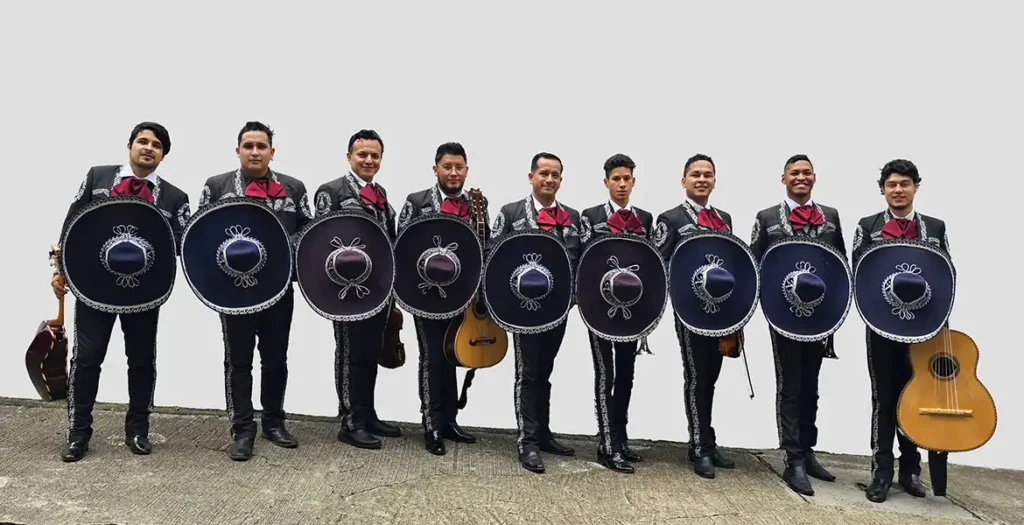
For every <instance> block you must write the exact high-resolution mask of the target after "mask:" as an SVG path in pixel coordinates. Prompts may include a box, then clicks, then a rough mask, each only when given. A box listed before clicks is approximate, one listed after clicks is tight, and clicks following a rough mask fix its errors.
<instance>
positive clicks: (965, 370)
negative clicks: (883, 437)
mask: <svg viewBox="0 0 1024 525" xmlns="http://www.w3.org/2000/svg"><path fill="white" fill-rule="evenodd" d="M910 365H911V369H912V370H913V376H912V377H911V379H910V381H909V382H908V383H907V386H906V387H904V388H903V392H902V393H901V394H900V400H899V404H898V406H897V409H896V418H897V422H898V423H899V426H900V428H901V429H902V430H903V433H904V434H906V436H907V437H908V438H910V440H911V441H913V442H914V443H916V444H917V445H918V446H919V447H921V448H924V449H927V450H931V451H936V452H966V451H968V450H974V449H976V448H979V447H981V446H982V445H984V444H985V443H987V442H988V440H989V439H991V438H992V435H993V434H995V431H996V406H995V402H994V401H993V400H992V395H991V394H990V393H989V391H988V389H987V388H985V385H982V384H981V381H979V380H978V347H977V345H975V344H974V340H972V339H971V338H970V337H969V336H968V335H967V334H965V333H963V332H960V331H957V330H950V329H949V326H948V325H947V326H945V327H943V328H942V331H940V332H939V333H938V335H936V336H935V337H933V338H931V339H929V340H927V341H924V342H922V343H915V344H912V345H910Z"/></svg>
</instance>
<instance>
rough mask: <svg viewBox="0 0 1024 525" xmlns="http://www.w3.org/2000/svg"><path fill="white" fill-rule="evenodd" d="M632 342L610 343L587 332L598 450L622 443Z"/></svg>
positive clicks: (630, 380)
mask: <svg viewBox="0 0 1024 525" xmlns="http://www.w3.org/2000/svg"><path fill="white" fill-rule="evenodd" d="M636 346H637V343H636V341H633V342H628V343H621V342H620V343H612V342H611V341H608V340H607V339H601V338H600V337H599V336H598V335H597V334H595V333H594V332H590V351H591V353H592V355H593V358H594V405H595V407H596V409H597V430H598V438H599V440H600V441H599V445H598V450H599V451H600V452H601V453H605V454H611V453H614V452H616V451H619V450H622V448H623V447H624V446H625V445H626V440H627V436H626V423H627V422H628V421H629V417H628V414H629V397H630V394H631V393H632V392H633V365H634V363H636ZM613 354H614V355H613Z"/></svg>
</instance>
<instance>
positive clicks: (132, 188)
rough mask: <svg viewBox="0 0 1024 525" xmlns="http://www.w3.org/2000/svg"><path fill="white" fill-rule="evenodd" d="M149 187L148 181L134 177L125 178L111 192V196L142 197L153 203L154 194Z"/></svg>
mask: <svg viewBox="0 0 1024 525" xmlns="http://www.w3.org/2000/svg"><path fill="white" fill-rule="evenodd" d="M149 185H150V182H149V181H148V180H146V179H140V178H138V177H134V176H132V177H125V178H124V179H121V182H118V183H117V185H116V186H114V188H113V189H111V190H110V196H111V197H118V196H121V195H134V196H136V197H142V198H143V199H146V200H147V201H149V202H153V192H152V191H151V190H150V189H149Z"/></svg>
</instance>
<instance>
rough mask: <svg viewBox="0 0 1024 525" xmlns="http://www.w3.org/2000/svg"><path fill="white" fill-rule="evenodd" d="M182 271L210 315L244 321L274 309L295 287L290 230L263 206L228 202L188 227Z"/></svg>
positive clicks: (204, 211)
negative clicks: (240, 318) (219, 314)
mask: <svg viewBox="0 0 1024 525" xmlns="http://www.w3.org/2000/svg"><path fill="white" fill-rule="evenodd" d="M181 260H182V268H183V269H184V271H185V279H186V280H187V281H188V284H189V286H190V287H191V288H192V292H194V293H195V294H196V297H198V298H199V300H200V301H202V302H203V304H205V305H206V306H207V307H209V308H210V309H212V310H214V311H216V312H218V313H222V314H227V315H244V314H251V313H256V312H260V311H263V310H265V309H267V308H270V307H271V306H273V305H274V304H275V303H277V301H278V300H280V299H281V298H282V297H284V294H285V292H287V291H288V290H289V289H290V288H291V282H292V245H291V240H290V239H289V236H288V232H287V230H285V229H284V225H282V224H281V221H280V220H279V219H278V218H277V216H276V215H275V214H274V212H273V210H271V209H270V208H269V207H267V205H266V204H265V202H264V201H263V200H259V199H255V198H252V197H228V198H224V199H221V200H218V201H216V202H214V203H212V204H209V205H206V206H203V207H202V208H200V209H199V210H197V211H196V213H195V215H193V216H192V219H191V220H189V223H188V224H187V225H186V226H185V231H184V233H183V234H182V240H181Z"/></svg>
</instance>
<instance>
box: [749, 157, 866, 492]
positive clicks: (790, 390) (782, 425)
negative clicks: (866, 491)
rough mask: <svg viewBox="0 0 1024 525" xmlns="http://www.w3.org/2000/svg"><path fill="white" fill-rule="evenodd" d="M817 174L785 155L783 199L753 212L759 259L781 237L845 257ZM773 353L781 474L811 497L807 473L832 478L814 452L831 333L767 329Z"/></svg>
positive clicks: (754, 247) (754, 245)
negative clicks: (792, 335) (795, 336)
mask: <svg viewBox="0 0 1024 525" xmlns="http://www.w3.org/2000/svg"><path fill="white" fill-rule="evenodd" d="M816 179H817V176H816V174H815V172H814V166H813V165H812V164H811V161H810V159H809V158H808V157H807V155H794V156H792V157H790V158H789V159H788V160H787V161H786V163H785V165H784V167H783V171H782V184H783V185H784V186H785V187H786V200H784V201H783V202H781V203H779V204H776V205H773V206H771V207H768V208H765V209H763V210H761V211H759V212H758V213H757V216H756V218H755V220H754V227H753V231H752V232H751V235H750V248H751V251H752V252H753V253H754V257H755V258H756V259H757V260H758V261H760V260H761V259H762V257H763V256H764V252H765V250H767V248H768V246H769V245H770V244H771V243H772V241H775V240H777V239H780V238H783V237H786V236H794V235H796V236H807V237H814V238H818V239H820V240H822V241H824V242H826V243H828V244H831V245H832V246H834V247H835V248H836V249H837V250H839V252H840V253H842V254H843V257H846V243H845V241H844V240H843V229H842V226H841V224H840V220H839V212H838V211H837V210H836V209H835V208H831V207H829V206H824V205H821V204H818V203H816V202H814V201H813V200H812V199H811V190H812V189H813V188H814V183H815V181H816ZM769 334H770V335H771V340H772V350H773V351H774V354H775V371H776V373H775V382H776V389H777V392H778V395H777V400H776V406H777V407H778V409H777V412H778V413H777V414H776V420H777V421H776V424H777V426H778V429H779V444H780V446H781V447H782V448H783V449H784V450H785V451H786V458H785V464H786V469H785V471H784V472H783V475H782V478H783V479H784V480H785V481H786V483H787V484H788V485H789V487H790V488H791V489H793V490H794V491H795V492H798V493H801V494H804V495H807V496H811V495H814V489H813V488H812V487H811V481H810V480H809V479H808V478H807V476H808V475H810V476H811V477H814V478H817V479H820V480H823V481H835V476H833V475H832V474H831V473H829V472H828V471H827V470H825V468H824V467H822V466H821V464H820V463H818V461H817V459H816V458H815V457H814V451H813V447H814V446H815V445H816V444H817V440H818V429H817V427H816V426H815V419H816V418H817V413H818V374H819V372H820V371H821V363H822V359H823V358H825V357H830V358H833V357H834V356H835V352H834V350H833V336H829V337H828V338H827V339H825V340H824V341H822V342H798V341H794V340H791V339H788V338H786V337H784V336H782V335H781V334H779V333H777V332H776V331H775V330H773V329H771V328H769Z"/></svg>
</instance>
